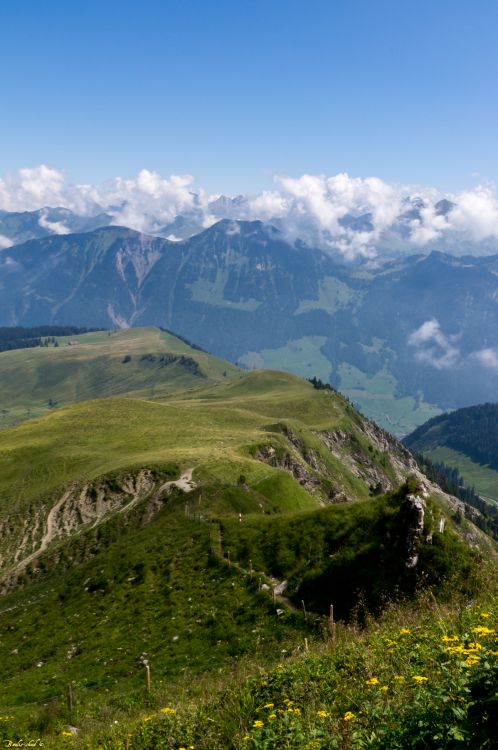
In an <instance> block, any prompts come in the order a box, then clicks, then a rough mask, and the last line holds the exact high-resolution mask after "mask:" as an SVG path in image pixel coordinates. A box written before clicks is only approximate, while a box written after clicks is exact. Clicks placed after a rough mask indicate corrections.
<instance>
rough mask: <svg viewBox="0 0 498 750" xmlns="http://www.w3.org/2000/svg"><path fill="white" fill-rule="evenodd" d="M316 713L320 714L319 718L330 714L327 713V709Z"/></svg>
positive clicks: (324, 717)
mask: <svg viewBox="0 0 498 750" xmlns="http://www.w3.org/2000/svg"><path fill="white" fill-rule="evenodd" d="M316 715H317V716H320V718H321V719H326V718H327V716H330V714H329V713H328V711H317V712H316Z"/></svg>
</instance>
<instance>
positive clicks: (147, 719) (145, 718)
mask: <svg viewBox="0 0 498 750" xmlns="http://www.w3.org/2000/svg"><path fill="white" fill-rule="evenodd" d="M146 721H152V716H145V717H144V723H145V722H146Z"/></svg>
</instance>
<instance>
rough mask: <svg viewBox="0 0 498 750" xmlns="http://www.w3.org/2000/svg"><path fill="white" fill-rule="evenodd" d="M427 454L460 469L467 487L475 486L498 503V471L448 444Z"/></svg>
mask: <svg viewBox="0 0 498 750" xmlns="http://www.w3.org/2000/svg"><path fill="white" fill-rule="evenodd" d="M427 455H428V456H429V458H430V459H431V460H432V461H435V462H437V461H442V462H443V463H444V464H446V465H447V466H452V467H454V468H455V469H458V471H459V473H460V476H461V477H462V478H463V480H464V482H465V484H466V485H467V487H475V489H476V491H477V492H478V493H479V495H481V497H484V498H486V499H489V500H493V502H495V503H498V471H496V470H495V469H491V468H490V467H488V466H481V465H480V464H477V463H475V462H474V461H472V459H471V458H469V457H468V456H466V455H465V453H461V452H460V451H455V450H453V449H452V448H448V447H446V446H437V447H436V448H433V449H432V450H430V451H428V452H427Z"/></svg>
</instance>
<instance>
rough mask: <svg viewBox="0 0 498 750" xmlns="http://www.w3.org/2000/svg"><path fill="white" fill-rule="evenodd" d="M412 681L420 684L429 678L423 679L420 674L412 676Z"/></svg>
mask: <svg viewBox="0 0 498 750" xmlns="http://www.w3.org/2000/svg"><path fill="white" fill-rule="evenodd" d="M412 679H413V680H415V682H418V683H419V684H420V683H421V682H427V680H428V679H429V678H428V677H423V676H422V675H421V674H414V675H413V677H412Z"/></svg>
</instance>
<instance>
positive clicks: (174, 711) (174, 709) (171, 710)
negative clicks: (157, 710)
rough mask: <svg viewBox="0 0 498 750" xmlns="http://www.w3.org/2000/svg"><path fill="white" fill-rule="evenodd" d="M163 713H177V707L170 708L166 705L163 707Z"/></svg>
mask: <svg viewBox="0 0 498 750" xmlns="http://www.w3.org/2000/svg"><path fill="white" fill-rule="evenodd" d="M161 713H162V714H176V708H170V707H169V706H165V707H164V708H161Z"/></svg>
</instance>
